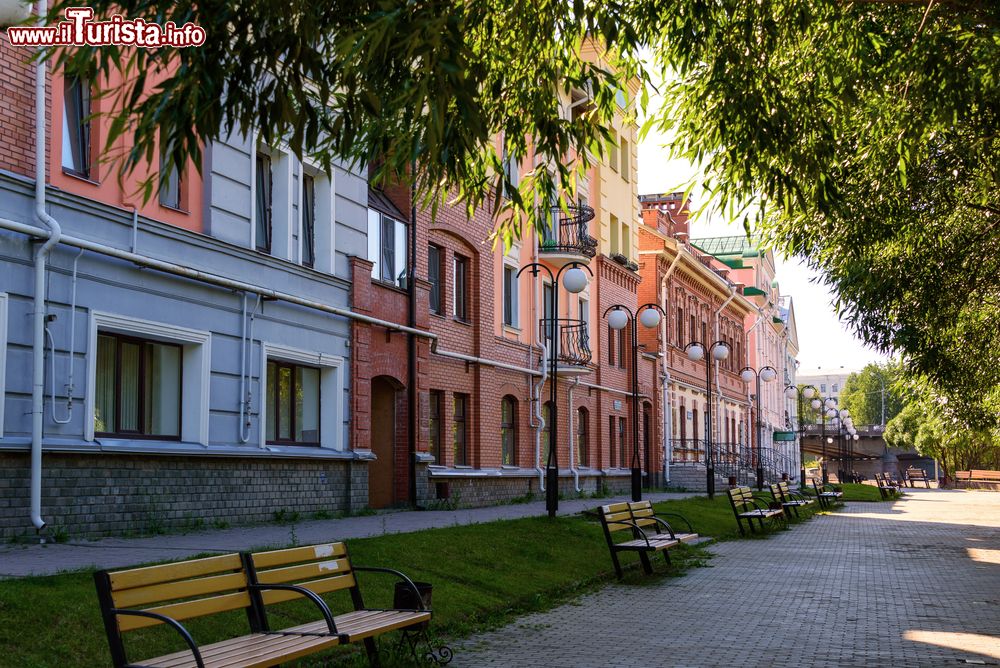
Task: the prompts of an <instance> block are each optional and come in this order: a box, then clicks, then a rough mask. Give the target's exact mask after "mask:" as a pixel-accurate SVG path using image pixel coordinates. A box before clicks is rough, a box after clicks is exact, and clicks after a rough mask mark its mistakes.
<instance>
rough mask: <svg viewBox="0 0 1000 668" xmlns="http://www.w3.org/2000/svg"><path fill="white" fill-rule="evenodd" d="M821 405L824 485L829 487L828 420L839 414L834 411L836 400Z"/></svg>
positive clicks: (828, 400)
mask: <svg viewBox="0 0 1000 668" xmlns="http://www.w3.org/2000/svg"><path fill="white" fill-rule="evenodd" d="M816 403H819V402H814V404H813V406H815V404H816ZM821 403H822V406H823V421H822V429H821V432H820V441H821V443H822V446H823V464H822V467H823V469H822V471H823V484H824V485H828V484H830V472H829V471H828V470H827V468H826V419H827V418H833V417H834V416H835V415H836V414H837V412H836V410H835V409H834V406H836V405H837V402H836V400H835V399H832V398H827V399H825V400H824V401H822V402H821Z"/></svg>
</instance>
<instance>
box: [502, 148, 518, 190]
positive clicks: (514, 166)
mask: <svg viewBox="0 0 1000 668" xmlns="http://www.w3.org/2000/svg"><path fill="white" fill-rule="evenodd" d="M520 171H521V167H520V164H519V161H518V159H517V158H516V157H514V156H512V155H510V154H509V153H507V147H506V146H505V147H504V150H503V173H504V176H506V177H507V180H508V181H509V182H510V184H511V185H510V186H509V187H508V186H506V185H505V186H504V193H503V194H504V197H506V198H507V199H510V195H511V189H514V188H517V187H518V185H519V184H520V179H521V176H520Z"/></svg>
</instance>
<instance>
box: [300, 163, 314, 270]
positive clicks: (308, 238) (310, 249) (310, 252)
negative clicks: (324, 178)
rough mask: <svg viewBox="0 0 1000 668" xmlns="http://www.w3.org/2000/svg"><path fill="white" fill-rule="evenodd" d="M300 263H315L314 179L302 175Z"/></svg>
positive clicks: (306, 264) (307, 264)
mask: <svg viewBox="0 0 1000 668" xmlns="http://www.w3.org/2000/svg"><path fill="white" fill-rule="evenodd" d="M302 264H304V265H305V266H307V267H312V266H313V265H315V264H316V180H315V179H314V178H313V177H312V176H311V175H309V174H303V175H302Z"/></svg>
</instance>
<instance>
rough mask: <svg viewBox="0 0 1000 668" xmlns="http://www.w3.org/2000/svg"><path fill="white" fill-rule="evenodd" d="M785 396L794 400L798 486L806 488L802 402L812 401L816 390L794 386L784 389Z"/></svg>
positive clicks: (809, 387) (810, 387)
mask: <svg viewBox="0 0 1000 668" xmlns="http://www.w3.org/2000/svg"><path fill="white" fill-rule="evenodd" d="M785 396H786V397H788V398H789V399H795V412H796V414H797V415H798V422H797V423H796V425H795V432H796V434H797V435H798V437H799V486H800V487H801V488H802V489H805V487H806V452H805V448H804V444H803V436H805V425H803V424H802V400H803V399H812V398H813V397H814V396H816V388H815V387H813V386H812V385H804V386H803V387H802V388H801V389H800V388H798V387H797V386H795V385H788V386H786V387H785Z"/></svg>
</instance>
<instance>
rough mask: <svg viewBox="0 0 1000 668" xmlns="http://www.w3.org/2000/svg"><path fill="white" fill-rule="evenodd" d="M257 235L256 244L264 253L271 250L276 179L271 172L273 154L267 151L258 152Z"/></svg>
mask: <svg viewBox="0 0 1000 668" xmlns="http://www.w3.org/2000/svg"><path fill="white" fill-rule="evenodd" d="M256 184H257V185H256V188H257V191H256V195H255V197H256V200H257V201H256V202H255V206H256V217H255V221H256V228H255V231H256V237H255V240H254V246H255V247H256V248H257V250H259V251H261V252H262V253H270V252H271V227H272V225H271V222H272V221H271V212H272V206H271V203H272V197H273V196H274V180H273V178H272V172H271V156H269V155H267V154H266V153H260V152H258V153H257V181H256Z"/></svg>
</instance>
